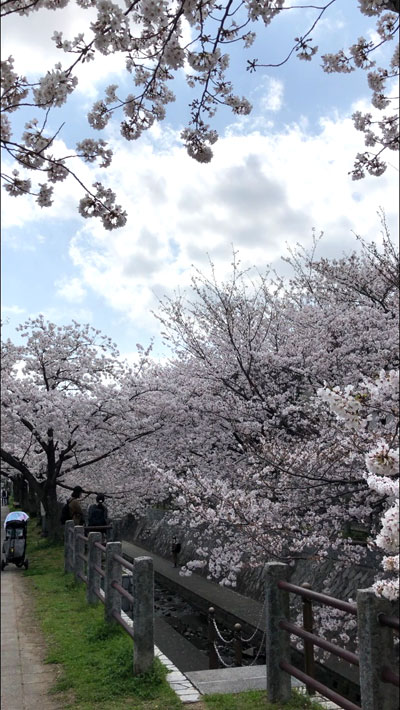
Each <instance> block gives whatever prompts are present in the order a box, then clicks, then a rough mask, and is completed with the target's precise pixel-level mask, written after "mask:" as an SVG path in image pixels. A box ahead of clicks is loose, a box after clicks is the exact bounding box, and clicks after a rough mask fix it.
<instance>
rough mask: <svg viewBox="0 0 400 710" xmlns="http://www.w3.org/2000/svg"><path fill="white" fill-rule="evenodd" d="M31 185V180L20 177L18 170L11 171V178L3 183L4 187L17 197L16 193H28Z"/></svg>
mask: <svg viewBox="0 0 400 710" xmlns="http://www.w3.org/2000/svg"><path fill="white" fill-rule="evenodd" d="M31 187H32V182H31V180H25V179H23V178H20V177H19V172H18V170H13V171H12V177H11V180H10V182H7V183H6V185H5V189H6V190H7V192H8V193H9V194H10V195H12V196H13V197H17V196H18V195H26V194H27V193H28V194H29V193H30V191H31Z"/></svg>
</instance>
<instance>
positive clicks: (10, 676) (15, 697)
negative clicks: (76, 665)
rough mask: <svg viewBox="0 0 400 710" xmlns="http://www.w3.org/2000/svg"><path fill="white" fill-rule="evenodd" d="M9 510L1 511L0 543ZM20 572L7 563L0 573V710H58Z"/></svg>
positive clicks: (50, 671)
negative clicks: (51, 692)
mask: <svg viewBox="0 0 400 710" xmlns="http://www.w3.org/2000/svg"><path fill="white" fill-rule="evenodd" d="M7 513H8V507H6V506H3V507H2V508H1V544H3V536H4V518H5V517H6V515H7ZM22 574H23V571H22V570H21V569H18V568H17V567H15V565H13V564H8V565H7V567H6V568H5V570H4V571H3V572H2V573H1V708H2V710H3V708H4V710H32V708H35V707H38V708H40V710H61V708H62V707H63V706H62V705H60V704H58V702H57V701H56V700H55V699H53V698H51V697H50V696H49V695H48V690H49V688H50V687H51V685H53V683H54V682H55V680H56V677H57V670H56V668H55V667H54V666H46V665H45V664H44V663H43V657H44V648H45V646H44V641H43V637H42V635H41V633H40V630H39V628H38V624H37V622H35V619H34V618H32V606H31V604H32V602H31V598H30V595H29V590H28V588H27V585H26V583H25V581H24V579H23V577H22Z"/></svg>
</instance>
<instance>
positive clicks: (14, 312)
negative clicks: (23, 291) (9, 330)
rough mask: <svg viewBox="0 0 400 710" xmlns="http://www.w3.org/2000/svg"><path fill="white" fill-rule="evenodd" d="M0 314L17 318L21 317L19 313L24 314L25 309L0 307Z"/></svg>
mask: <svg viewBox="0 0 400 710" xmlns="http://www.w3.org/2000/svg"><path fill="white" fill-rule="evenodd" d="M1 312H2V313H4V314H10V315H13V316H19V315H21V313H26V310H25V308H21V307H20V306H2V307H1Z"/></svg>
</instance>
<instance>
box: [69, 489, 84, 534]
mask: <svg viewBox="0 0 400 710" xmlns="http://www.w3.org/2000/svg"><path fill="white" fill-rule="evenodd" d="M82 493H83V488H81V486H75V488H74V489H73V491H72V493H71V500H70V501H69V504H68V505H69V510H70V513H71V517H72V520H73V521H74V525H84V524H85V516H84V514H83V510H82V508H81V504H80V502H79V498H80V497H81V495H82Z"/></svg>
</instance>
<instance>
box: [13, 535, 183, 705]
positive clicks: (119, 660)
mask: <svg viewBox="0 0 400 710" xmlns="http://www.w3.org/2000/svg"><path fill="white" fill-rule="evenodd" d="M27 556H28V557H29V569H28V570H27V571H26V572H25V573H24V574H25V576H26V577H29V578H30V581H31V584H32V586H33V589H34V597H35V609H36V612H37V615H38V618H39V619H40V623H41V626H42V629H43V631H44V634H45V637H46V639H47V643H48V654H47V658H46V662H47V663H57V664H61V667H62V674H61V676H60V678H59V680H58V681H57V683H56V685H55V687H54V688H53V692H54V693H55V694H57V693H63V697H65V694H67V696H68V697H70V698H71V699H70V701H66V704H65V706H64V707H65V708H74V710H95V709H96V710H108V709H110V710H126V708H127V707H129V708H134V709H135V710H136V709H137V710H142V709H143V710H150V709H151V710H156V709H158V708H159V709H160V710H175V709H177V708H182V703H181V702H180V700H179V699H178V698H177V696H176V695H175V693H174V692H173V691H172V690H171V688H170V687H169V685H168V683H167V682H166V680H165V677H166V670H165V669H164V667H163V666H162V665H161V663H160V662H159V661H158V660H157V659H156V660H155V662H154V665H153V669H152V670H151V672H149V673H147V674H144V675H143V676H140V677H134V676H133V674H132V663H133V643H132V639H131V638H130V637H129V636H128V635H127V634H126V633H125V632H124V631H123V629H122V628H121V627H119V626H118V625H116V624H115V625H114V624H113V625H108V624H106V623H105V622H104V620H103V615H104V607H103V605H102V604H101V603H100V604H98V605H96V606H91V605H88V603H87V602H86V596H85V592H86V588H85V586H84V585H83V584H82V585H77V584H76V583H75V581H74V578H73V576H72V575H70V574H64V573H63V565H64V561H63V548H62V546H61V545H54V544H53V543H51V542H50V541H49V540H47V539H46V538H40V536H39V531H37V530H35V526H34V525H32V524H30V525H29V532H28V549H27Z"/></svg>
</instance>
